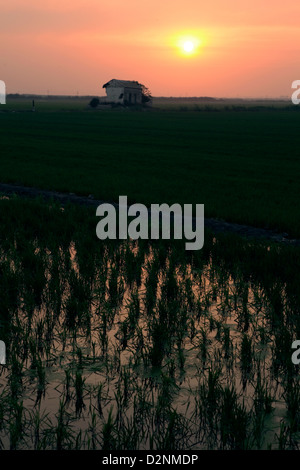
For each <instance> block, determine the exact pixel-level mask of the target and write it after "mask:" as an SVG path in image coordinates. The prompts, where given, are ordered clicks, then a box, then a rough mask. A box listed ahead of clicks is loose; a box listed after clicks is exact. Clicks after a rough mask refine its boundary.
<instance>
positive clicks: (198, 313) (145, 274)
mask: <svg viewBox="0 0 300 470" xmlns="http://www.w3.org/2000/svg"><path fill="white" fill-rule="evenodd" d="M215 245H217V241H216V240H212V241H211V252H210V253H208V252H206V253H205V254H200V253H198V254H187V253H186V252H184V251H182V250H181V249H179V248H177V246H175V245H174V248H172V245H163V244H160V243H157V244H155V243H149V244H148V243H146V242H145V241H143V242H139V243H138V242H127V241H126V242H124V243H112V242H110V243H108V244H104V243H103V242H102V243H101V244H99V249H98V250H97V251H93V250H90V249H89V247H88V246H85V245H84V244H82V243H80V241H78V240H77V241H73V242H72V243H70V244H69V246H68V247H64V248H63V247H60V248H59V249H55V250H52V249H51V248H49V247H44V246H43V245H42V244H41V246H40V245H39V242H38V240H37V239H36V240H35V241H34V242H32V241H26V242H24V243H23V245H22V244H20V243H15V244H14V246H6V247H2V250H1V265H0V267H1V293H2V300H1V317H0V318H1V329H0V332H1V338H0V339H3V340H5V343H6V345H7V365H6V367H5V368H4V367H3V368H2V369H1V376H0V395H1V402H0V437H1V442H2V446H3V447H4V448H56V449H61V448H78V449H83V448H90V449H101V448H104V449H137V448H141V449H143V448H146V449H150V448H152V449H169V450H170V449H189V448H191V449H223V448H233V449H239V448H269V447H270V446H272V448H278V447H292V448H297V445H298V443H299V428H300V422H299V402H300V394H299V384H298V381H297V368H296V367H295V366H294V365H293V364H292V362H291V354H292V352H291V344H292V341H293V339H295V335H296V334H297V331H299V326H297V325H298V324H297V323H296V322H295V295H294V290H293V289H292V288H291V285H290V284H289V282H284V281H283V280H282V281H281V282H279V280H278V277H277V276H275V275H274V277H273V278H272V273H270V274H269V277H268V278H265V279H263V278H261V279H258V278H256V277H255V276H254V275H253V274H251V272H247V269H244V267H243V263H244V264H245V265H246V264H247V260H246V259H244V260H243V259H241V260H240V262H239V263H238V264H235V265H234V266H233V265H231V263H230V262H229V261H228V260H227V261H224V259H222V254H220V252H218V251H216V252H214V246H215ZM0 367H1V366H0Z"/></svg>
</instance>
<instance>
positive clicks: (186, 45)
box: [183, 41, 195, 52]
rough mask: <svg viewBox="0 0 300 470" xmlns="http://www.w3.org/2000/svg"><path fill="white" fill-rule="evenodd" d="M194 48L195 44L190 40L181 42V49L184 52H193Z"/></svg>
mask: <svg viewBox="0 0 300 470" xmlns="http://www.w3.org/2000/svg"><path fill="white" fill-rule="evenodd" d="M194 49H195V44H194V43H193V42H192V41H186V42H185V43H184V44H183V50H184V51H185V52H193V50H194Z"/></svg>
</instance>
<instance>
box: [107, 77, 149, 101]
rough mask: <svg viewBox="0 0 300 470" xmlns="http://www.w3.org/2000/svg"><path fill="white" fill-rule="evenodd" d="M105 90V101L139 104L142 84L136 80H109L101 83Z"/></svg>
mask: <svg viewBox="0 0 300 470" xmlns="http://www.w3.org/2000/svg"><path fill="white" fill-rule="evenodd" d="M103 88H105V90H106V95H107V96H106V99H105V101H107V102H109V103H120V104H141V103H142V95H143V86H142V85H141V84H140V83H139V82H136V81H129V80H116V79H113V80H110V81H109V82H107V83H105V84H104V85H103Z"/></svg>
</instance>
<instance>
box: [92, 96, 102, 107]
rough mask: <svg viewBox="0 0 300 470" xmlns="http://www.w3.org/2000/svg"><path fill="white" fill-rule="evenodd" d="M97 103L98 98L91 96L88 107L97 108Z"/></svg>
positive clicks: (98, 101) (98, 102)
mask: <svg viewBox="0 0 300 470" xmlns="http://www.w3.org/2000/svg"><path fill="white" fill-rule="evenodd" d="M99 104H100V100H99V98H92V99H91V101H90V107H91V108H97V106H99Z"/></svg>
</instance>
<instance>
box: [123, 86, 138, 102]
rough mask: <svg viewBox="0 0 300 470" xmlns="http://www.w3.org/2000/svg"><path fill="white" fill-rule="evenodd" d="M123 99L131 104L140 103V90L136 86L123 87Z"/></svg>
mask: <svg viewBox="0 0 300 470" xmlns="http://www.w3.org/2000/svg"><path fill="white" fill-rule="evenodd" d="M124 100H125V101H127V102H128V103H131V104H140V103H141V102H142V91H141V90H139V89H137V88H124Z"/></svg>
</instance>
